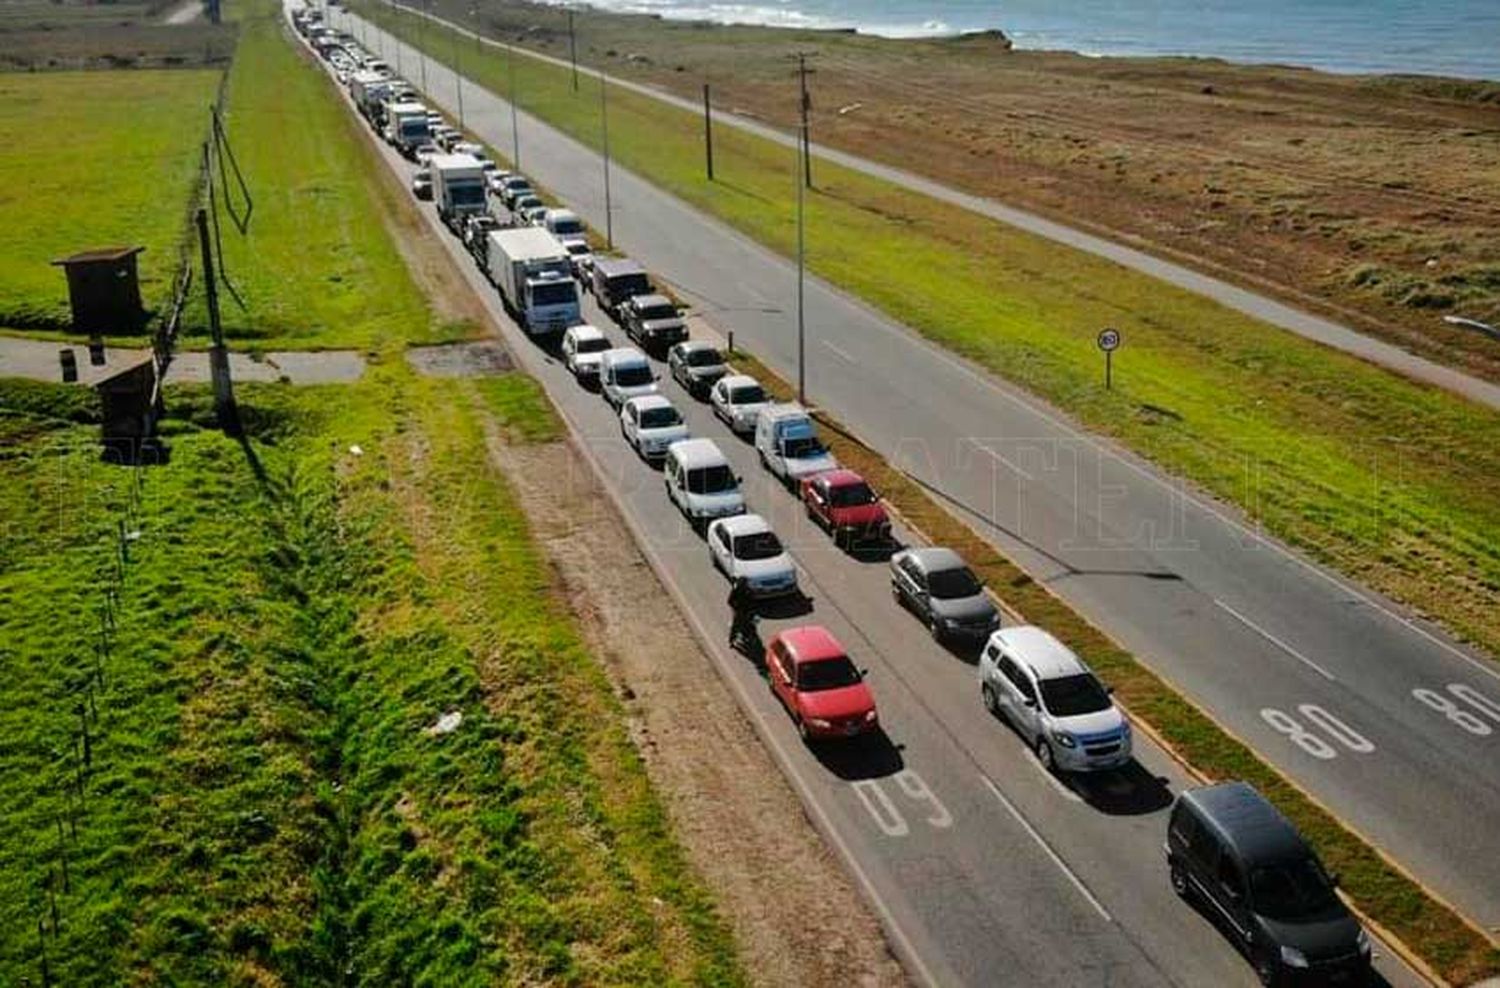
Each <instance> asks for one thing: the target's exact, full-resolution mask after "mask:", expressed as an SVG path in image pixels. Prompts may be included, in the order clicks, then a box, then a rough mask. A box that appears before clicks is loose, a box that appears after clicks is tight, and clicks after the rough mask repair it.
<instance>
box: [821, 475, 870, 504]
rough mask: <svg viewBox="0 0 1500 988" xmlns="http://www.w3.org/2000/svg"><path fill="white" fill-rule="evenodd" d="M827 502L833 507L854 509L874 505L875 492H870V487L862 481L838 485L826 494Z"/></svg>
mask: <svg viewBox="0 0 1500 988" xmlns="http://www.w3.org/2000/svg"><path fill="white" fill-rule="evenodd" d="M828 500H830V501H832V502H833V504H834V506H835V507H839V508H854V507H858V506H859V505H861V504H874V503H875V501H876V497H875V492H874V491H872V490H870V485H869V484H867V483H865V482H864V481H863V480H861V481H859V482H858V483H854V484H839V485H838V486H837V487H834V488H833V489H832V490H830V491H829V492H828Z"/></svg>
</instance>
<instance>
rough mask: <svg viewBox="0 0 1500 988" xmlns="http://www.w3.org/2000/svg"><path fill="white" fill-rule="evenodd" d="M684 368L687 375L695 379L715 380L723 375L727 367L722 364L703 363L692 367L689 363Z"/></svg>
mask: <svg viewBox="0 0 1500 988" xmlns="http://www.w3.org/2000/svg"><path fill="white" fill-rule="evenodd" d="M686 370H687V373H688V377H691V378H692V379H693V380H695V381H717V380H718V379H719V378H721V377H723V376H724V374H725V372H726V371H728V370H729V368H727V367H725V366H724V365H723V364H704V365H703V366H701V367H694V366H692V365H691V364H689V365H688V366H687V368H686Z"/></svg>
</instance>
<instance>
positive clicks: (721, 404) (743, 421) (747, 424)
mask: <svg viewBox="0 0 1500 988" xmlns="http://www.w3.org/2000/svg"><path fill="white" fill-rule="evenodd" d="M708 401H709V404H711V405H712V406H713V409H714V414H715V415H717V416H718V417H719V418H721V419H723V420H724V424H725V425H727V426H729V428H731V429H733V430H734V431H735V432H738V433H740V434H741V435H745V434H747V433H751V432H754V431H755V420H756V417H757V416H759V415H760V412H761V409H763V408H766V407H767V406H768V405H770V404H771V400H770V398H768V397H767V396H766V390H765V388H762V387H761V386H760V382H759V381H757V380H756V379H755V378H753V377H751V376H749V375H748V374H730V375H728V376H726V377H721V378H719V379H718V380H717V381H715V382H714V387H713V390H712V391H710V392H709V393H708Z"/></svg>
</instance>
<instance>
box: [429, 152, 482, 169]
mask: <svg viewBox="0 0 1500 988" xmlns="http://www.w3.org/2000/svg"><path fill="white" fill-rule="evenodd" d="M427 167H429V168H431V169H432V171H433V174H436V173H438V172H440V171H445V170H457V169H459V168H468V169H472V170H474V171H478V170H479V162H478V161H476V160H474V156H473V155H472V154H435V155H433V156H432V157H431V159H429V160H428V162H427Z"/></svg>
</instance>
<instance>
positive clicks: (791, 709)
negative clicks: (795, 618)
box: [766, 625, 879, 741]
mask: <svg viewBox="0 0 1500 988" xmlns="http://www.w3.org/2000/svg"><path fill="white" fill-rule="evenodd" d="M766 672H767V675H768V676H769V677H770V680H771V692H773V693H775V694H776V698H777V699H778V700H780V701H781V703H782V706H784V707H786V709H787V712H788V713H790V714H791V715H792V720H793V721H795V722H796V724H797V732H798V733H799V734H801V735H802V740H803V741H815V740H818V739H822V738H849V737H855V736H857V735H860V734H866V733H868V732H870V731H873V730H875V728H876V727H877V726H878V725H879V720H878V718H877V717H876V714H875V697H874V695H873V694H872V693H871V692H870V687H868V686H866V685H865V676H864V673H862V672H861V671H860V670H858V669H856V668H855V667H854V663H853V662H851V661H849V656H848V654H846V653H845V652H844V646H842V645H840V644H839V642H838V639H837V638H834V637H833V635H831V634H829V633H828V631H827V629H825V628H821V627H819V626H817V625H807V626H805V627H801V628H788V629H787V630H786V631H783V632H781V633H780V634H778V635H776V636H775V637H773V638H772V639H771V641H770V643H769V644H768V645H767V646H766Z"/></svg>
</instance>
